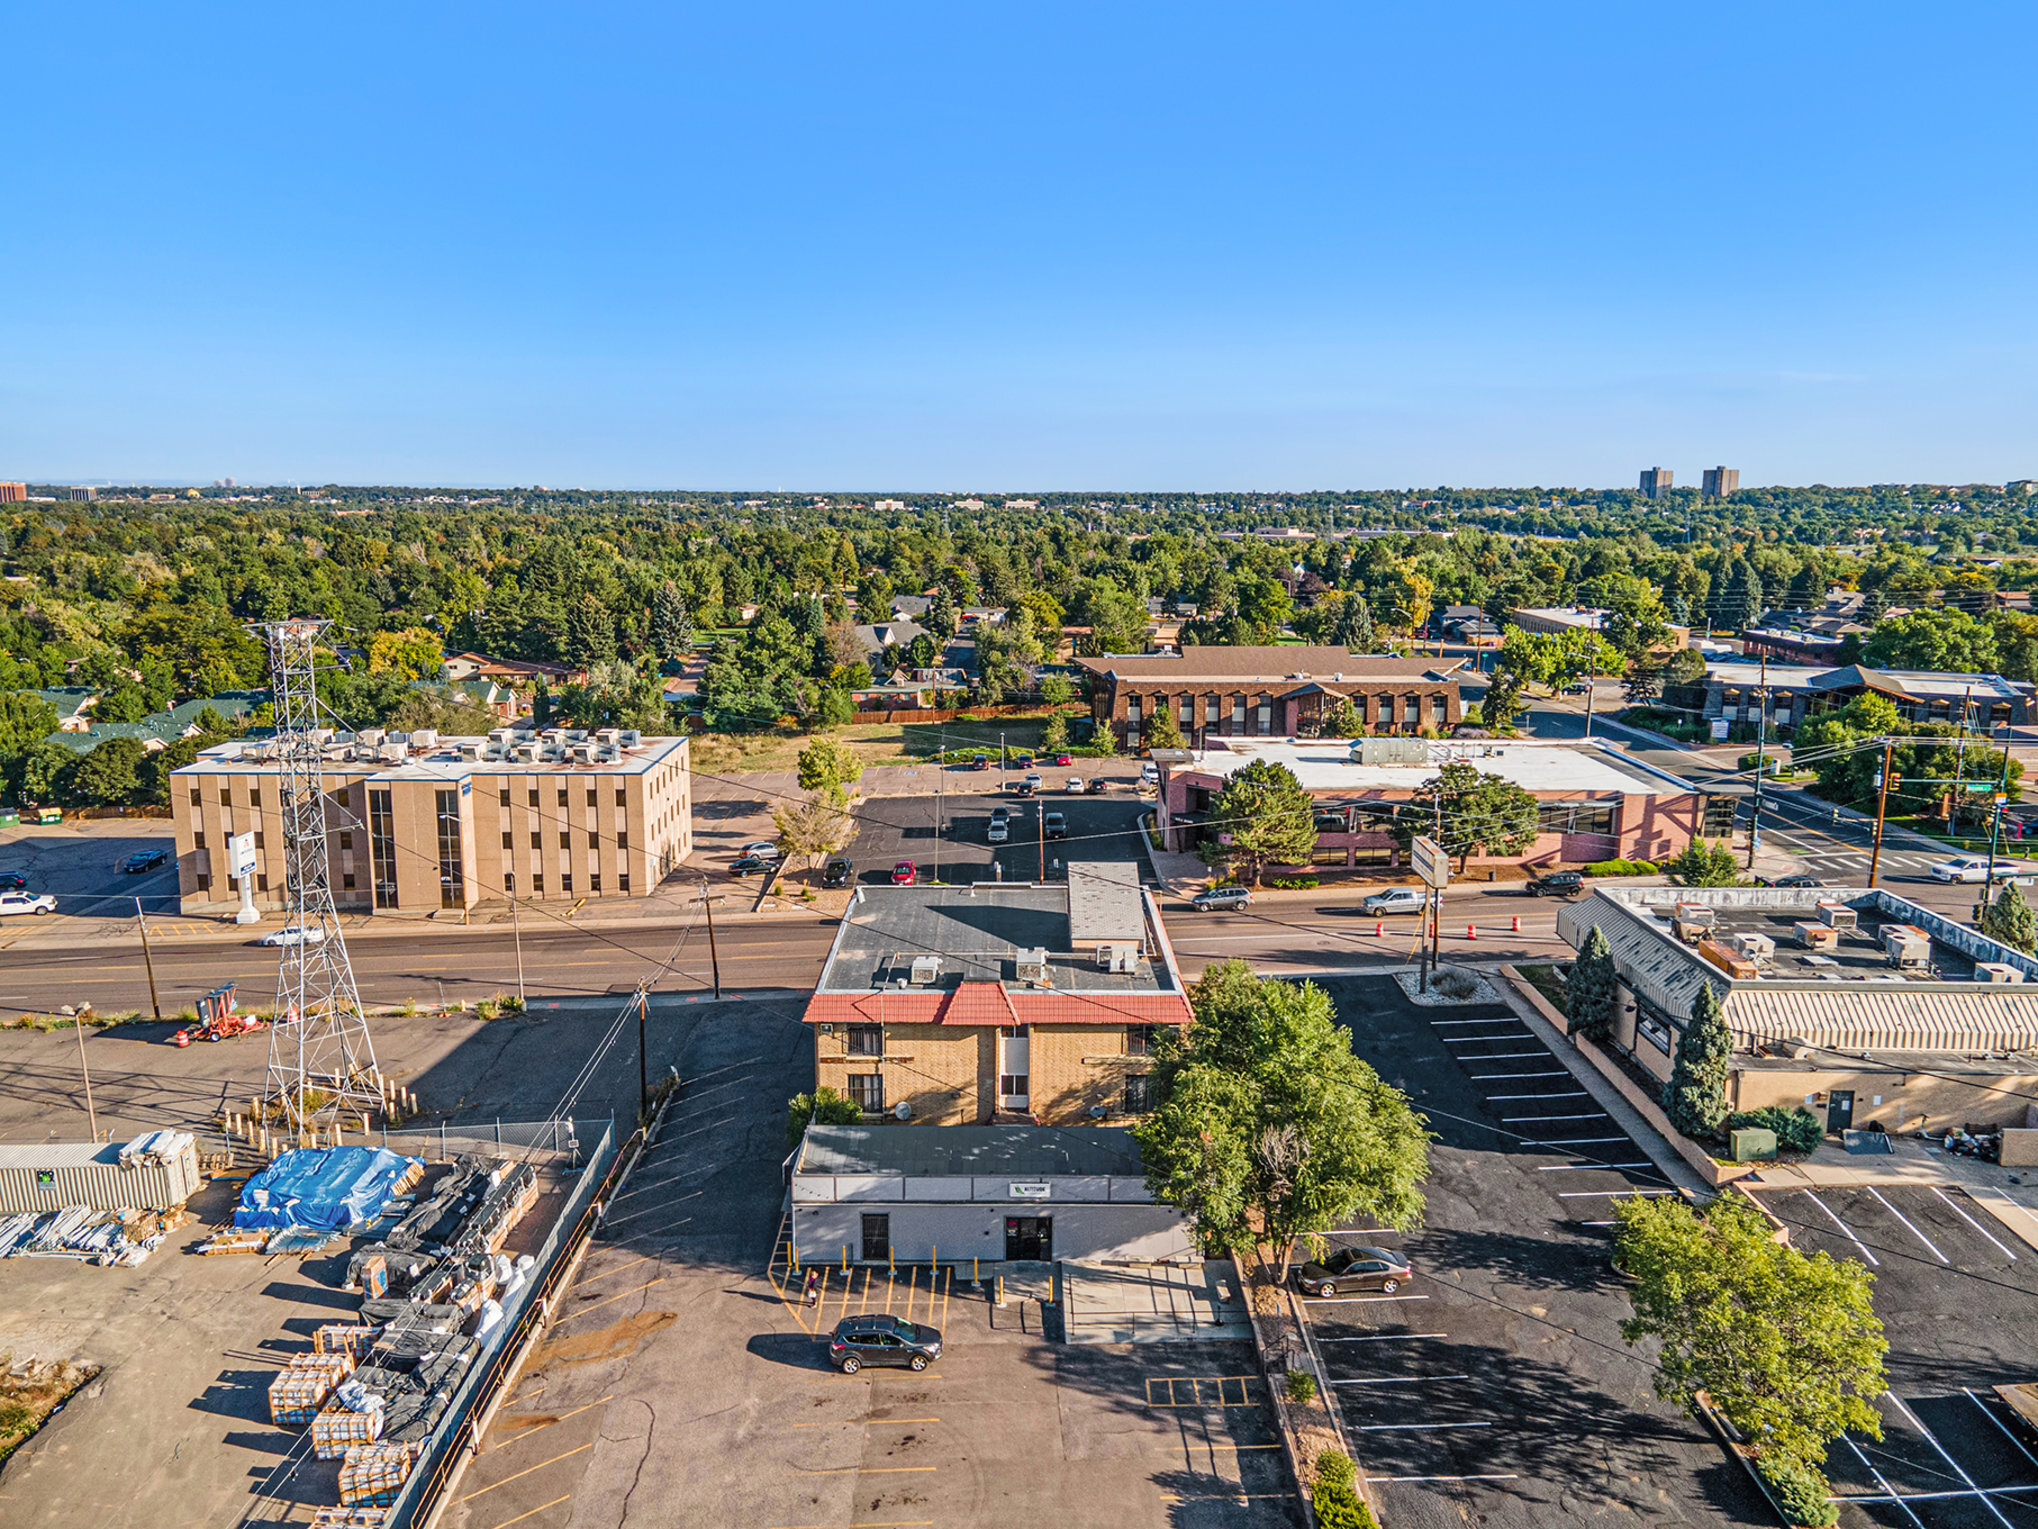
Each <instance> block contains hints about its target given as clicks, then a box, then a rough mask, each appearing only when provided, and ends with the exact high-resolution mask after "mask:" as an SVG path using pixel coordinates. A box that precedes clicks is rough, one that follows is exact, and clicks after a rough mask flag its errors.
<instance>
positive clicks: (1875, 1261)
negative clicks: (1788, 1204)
mask: <svg viewBox="0 0 2038 1529" xmlns="http://www.w3.org/2000/svg"><path fill="white" fill-rule="evenodd" d="M1799 1193H1801V1194H1803V1195H1805V1196H1807V1197H1808V1198H1809V1199H1810V1200H1811V1202H1812V1204H1814V1205H1816V1206H1817V1207H1818V1208H1819V1209H1820V1210H1822V1211H1824V1212H1825V1213H1826V1219H1827V1220H1829V1221H1831V1222H1832V1223H1833V1225H1835V1226H1837V1227H1838V1228H1839V1229H1840V1230H1841V1231H1843V1232H1845V1233H1846V1234H1847V1240H1848V1241H1849V1242H1851V1243H1853V1244H1854V1246H1855V1247H1857V1248H1859V1249H1860V1250H1861V1256H1862V1257H1863V1258H1865V1259H1867V1260H1868V1266H1869V1267H1870V1268H1871V1269H1880V1268H1881V1267H1882V1260H1881V1259H1879V1258H1877V1257H1876V1256H1875V1255H1874V1254H1873V1253H1871V1252H1869V1251H1868V1244H1867V1243H1865V1242H1863V1241H1862V1240H1861V1239H1860V1238H1859V1237H1856V1236H1855V1235H1854V1228H1853V1227H1851V1226H1849V1225H1848V1224H1847V1223H1846V1222H1844V1221H1842V1220H1841V1219H1840V1218H1839V1217H1838V1216H1836V1215H1834V1214H1833V1207H1832V1206H1830V1205H1828V1204H1827V1203H1826V1202H1825V1201H1824V1200H1821V1199H1820V1198H1819V1197H1818V1196H1817V1195H1815V1194H1813V1193H1812V1192H1811V1191H1810V1190H1809V1189H1805V1190H1800V1191H1799Z"/></svg>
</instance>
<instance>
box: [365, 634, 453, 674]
mask: <svg viewBox="0 0 2038 1529" xmlns="http://www.w3.org/2000/svg"><path fill="white" fill-rule="evenodd" d="M445 666H446V653H445V649H444V648H443V647H442V646H441V645H440V642H439V634H438V633H437V632H434V631H431V630H430V629H429V628H426V627H415V626H414V627H406V628H404V629H403V630H402V631H400V632H377V633H375V635H374V636H372V637H370V638H369V639H368V672H369V673H370V674H395V675H399V676H401V677H402V678H404V679H406V680H429V679H436V678H437V677H438V673H439V671H440V670H441V669H443V668H444V667H445Z"/></svg>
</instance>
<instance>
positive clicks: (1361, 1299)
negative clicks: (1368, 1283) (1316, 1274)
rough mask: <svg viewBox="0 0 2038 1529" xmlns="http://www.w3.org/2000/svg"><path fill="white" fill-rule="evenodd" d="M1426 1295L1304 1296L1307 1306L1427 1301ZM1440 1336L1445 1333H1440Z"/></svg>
mask: <svg viewBox="0 0 2038 1529" xmlns="http://www.w3.org/2000/svg"><path fill="white" fill-rule="evenodd" d="M1428 1299H1429V1297H1428V1296H1426V1295H1324V1296H1318V1295H1312V1296H1306V1297H1304V1300H1303V1304H1304V1305H1307V1306H1364V1305H1368V1304H1370V1303H1372V1302H1374V1301H1426V1300H1428ZM1437 1336H1438V1337H1442V1336H1443V1335H1442V1334H1441V1333H1439V1334H1438V1335H1437Z"/></svg>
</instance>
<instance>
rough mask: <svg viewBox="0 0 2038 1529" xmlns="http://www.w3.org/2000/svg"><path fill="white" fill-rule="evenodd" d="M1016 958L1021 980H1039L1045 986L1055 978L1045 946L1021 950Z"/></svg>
mask: <svg viewBox="0 0 2038 1529" xmlns="http://www.w3.org/2000/svg"><path fill="white" fill-rule="evenodd" d="M1014 959H1015V963H1016V965H1017V967H1018V977H1019V980H1020V981H1021V982H1037V983H1039V984H1041V985H1042V986H1043V987H1045V986H1046V985H1047V984H1048V983H1049V982H1050V981H1051V980H1053V979H1052V972H1051V970H1050V968H1049V966H1048V964H1047V951H1046V949H1045V947H1036V948H1034V949H1032V950H1022V951H1019V952H1018V953H1017V955H1016V956H1015V958H1014Z"/></svg>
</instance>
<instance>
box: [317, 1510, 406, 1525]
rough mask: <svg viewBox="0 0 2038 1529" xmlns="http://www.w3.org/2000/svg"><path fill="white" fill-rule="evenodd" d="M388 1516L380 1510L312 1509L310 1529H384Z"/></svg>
mask: <svg viewBox="0 0 2038 1529" xmlns="http://www.w3.org/2000/svg"><path fill="white" fill-rule="evenodd" d="M388 1522H389V1515H388V1514H387V1513H385V1512H383V1511H382V1510H381V1509H380V1508H313V1509H312V1510H311V1529H384V1526H385V1525H386V1524H387V1523H388Z"/></svg>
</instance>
